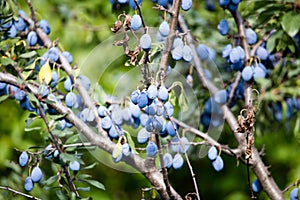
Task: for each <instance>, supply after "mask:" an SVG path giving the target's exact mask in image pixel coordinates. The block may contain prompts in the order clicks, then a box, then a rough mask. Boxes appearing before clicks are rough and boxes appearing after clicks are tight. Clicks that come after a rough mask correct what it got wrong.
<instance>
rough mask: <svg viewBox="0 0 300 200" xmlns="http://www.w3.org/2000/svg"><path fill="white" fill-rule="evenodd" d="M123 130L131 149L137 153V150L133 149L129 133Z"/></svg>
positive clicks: (133, 145)
mask: <svg viewBox="0 0 300 200" xmlns="http://www.w3.org/2000/svg"><path fill="white" fill-rule="evenodd" d="M124 132H125V133H126V136H127V137H126V138H127V142H128V144H129V146H130V148H131V151H132V152H133V153H135V154H139V152H137V151H136V149H135V144H134V141H133V140H132V137H131V135H130V134H129V133H128V132H127V131H124Z"/></svg>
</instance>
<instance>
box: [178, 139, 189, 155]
mask: <svg viewBox="0 0 300 200" xmlns="http://www.w3.org/2000/svg"><path fill="white" fill-rule="evenodd" d="M189 148H190V144H189V140H188V139H187V138H186V137H184V136H183V137H181V138H180V147H179V150H180V152H181V153H185V152H187V150H188V149H189Z"/></svg>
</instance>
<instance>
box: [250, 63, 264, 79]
mask: <svg viewBox="0 0 300 200" xmlns="http://www.w3.org/2000/svg"><path fill="white" fill-rule="evenodd" d="M264 77H266V71H265V70H264V69H263V68H262V67H260V66H257V67H255V68H254V70H253V78H254V80H257V79H260V78H264Z"/></svg>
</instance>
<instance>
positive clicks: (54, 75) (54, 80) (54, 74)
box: [50, 71, 59, 88]
mask: <svg viewBox="0 0 300 200" xmlns="http://www.w3.org/2000/svg"><path fill="white" fill-rule="evenodd" d="M58 78H59V77H58V73H57V72H56V71H52V79H51V82H50V86H51V87H52V88H54V87H55V86H56V85H57V84H58Z"/></svg>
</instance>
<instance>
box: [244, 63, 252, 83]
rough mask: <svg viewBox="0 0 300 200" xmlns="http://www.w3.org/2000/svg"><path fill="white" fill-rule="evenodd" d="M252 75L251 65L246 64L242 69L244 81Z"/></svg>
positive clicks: (248, 79)
mask: <svg viewBox="0 0 300 200" xmlns="http://www.w3.org/2000/svg"><path fill="white" fill-rule="evenodd" d="M252 77H253V67H252V66H246V67H245V68H244V69H243V71H242V78H243V80H244V81H250V80H251V79H252Z"/></svg>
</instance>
